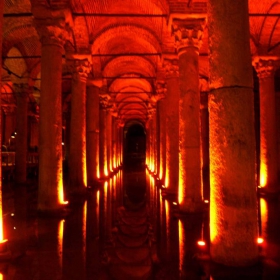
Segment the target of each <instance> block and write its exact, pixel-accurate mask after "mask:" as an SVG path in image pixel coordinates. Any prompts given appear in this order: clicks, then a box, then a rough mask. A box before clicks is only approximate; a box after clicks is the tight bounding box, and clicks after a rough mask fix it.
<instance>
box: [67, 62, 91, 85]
mask: <svg viewBox="0 0 280 280" xmlns="http://www.w3.org/2000/svg"><path fill="white" fill-rule="evenodd" d="M69 66H70V70H71V72H72V78H73V80H75V81H81V82H84V83H86V81H87V77H88V74H89V73H90V71H91V63H90V61H89V60H88V59H86V58H85V59H74V60H71V61H70V62H69Z"/></svg>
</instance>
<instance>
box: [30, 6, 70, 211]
mask: <svg viewBox="0 0 280 280" xmlns="http://www.w3.org/2000/svg"><path fill="white" fill-rule="evenodd" d="M32 12H33V14H34V16H35V18H36V25H37V26H36V27H37V31H38V33H39V36H40V39H41V43H42V57H41V64H42V66H41V95H40V123H39V125H40V127H39V154H40V161H39V190H38V209H39V210H40V211H52V210H57V209H59V208H60V207H61V205H62V204H63V202H64V197H63V196H64V195H63V182H62V112H61V108H62V106H61V82H62V54H63V52H64V50H63V45H64V42H65V40H66V37H67V35H68V32H66V31H65V30H66V29H67V27H68V26H69V23H70V22H71V12H70V11H69V10H57V11H56V16H57V19H51V17H52V11H51V10H45V13H43V12H42V10H41V7H38V9H37V8H34V9H33V11H32ZM40 17H42V18H40ZM45 17H46V18H45Z"/></svg>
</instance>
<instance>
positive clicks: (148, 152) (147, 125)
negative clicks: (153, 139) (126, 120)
mask: <svg viewBox="0 0 280 280" xmlns="http://www.w3.org/2000/svg"><path fill="white" fill-rule="evenodd" d="M150 133H151V132H150V120H148V121H147V122H146V165H147V166H148V168H150V163H151V162H150V157H151V151H150Z"/></svg>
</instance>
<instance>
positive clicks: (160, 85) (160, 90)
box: [156, 80, 167, 100]
mask: <svg viewBox="0 0 280 280" xmlns="http://www.w3.org/2000/svg"><path fill="white" fill-rule="evenodd" d="M166 92H167V88H166V82H165V81H163V80H158V81H156V93H157V94H156V95H157V96H158V100H160V99H162V98H165V97H166Z"/></svg>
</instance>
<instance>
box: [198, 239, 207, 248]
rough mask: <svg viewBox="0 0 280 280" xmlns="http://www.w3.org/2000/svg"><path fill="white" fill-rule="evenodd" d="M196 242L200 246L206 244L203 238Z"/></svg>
mask: <svg viewBox="0 0 280 280" xmlns="http://www.w3.org/2000/svg"><path fill="white" fill-rule="evenodd" d="M197 244H198V245H199V246H202V247H203V246H205V245H206V243H205V241H203V240H199V241H197Z"/></svg>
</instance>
